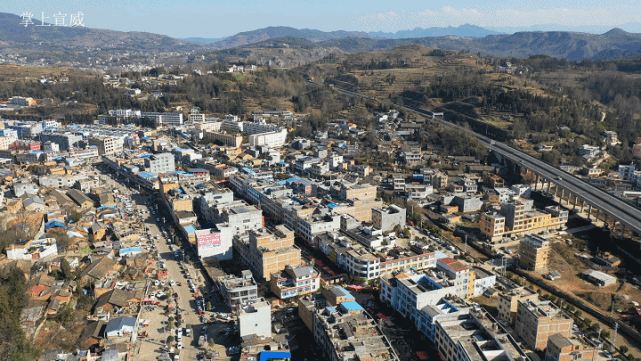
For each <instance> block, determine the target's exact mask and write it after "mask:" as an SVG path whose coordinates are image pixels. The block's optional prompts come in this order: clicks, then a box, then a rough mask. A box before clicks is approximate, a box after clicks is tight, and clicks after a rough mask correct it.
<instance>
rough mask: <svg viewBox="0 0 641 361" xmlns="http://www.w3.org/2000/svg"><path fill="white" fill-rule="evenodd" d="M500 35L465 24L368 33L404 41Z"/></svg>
mask: <svg viewBox="0 0 641 361" xmlns="http://www.w3.org/2000/svg"><path fill="white" fill-rule="evenodd" d="M496 34H501V33H500V32H497V31H493V30H488V29H485V28H482V27H480V26H476V25H470V24H465V25H461V26H458V27H453V26H448V27H445V28H437V27H432V28H427V29H423V28H414V29H412V30H399V31H397V32H395V33H385V32H382V31H375V32H370V33H369V35H371V36H373V37H376V38H389V39H404V38H424V37H434V36H436V37H438V36H449V35H453V36H467V37H473V38H482V37H485V36H488V35H496Z"/></svg>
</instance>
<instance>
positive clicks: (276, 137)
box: [248, 128, 287, 148]
mask: <svg viewBox="0 0 641 361" xmlns="http://www.w3.org/2000/svg"><path fill="white" fill-rule="evenodd" d="M286 140H287V129H284V128H283V129H281V130H280V131H275V132H267V133H256V134H250V135H249V140H248V142H249V145H252V146H260V145H264V146H267V147H269V148H279V147H282V146H283V145H285V141H286Z"/></svg>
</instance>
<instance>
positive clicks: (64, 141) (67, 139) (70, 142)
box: [40, 132, 82, 150]
mask: <svg viewBox="0 0 641 361" xmlns="http://www.w3.org/2000/svg"><path fill="white" fill-rule="evenodd" d="M40 140H41V141H42V142H43V143H46V142H51V143H55V144H58V146H59V148H60V149H61V150H69V149H71V148H72V147H76V146H77V143H78V142H80V141H81V140H82V136H81V135H77V134H72V133H69V132H67V133H57V132H43V133H40Z"/></svg>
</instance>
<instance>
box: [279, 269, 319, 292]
mask: <svg viewBox="0 0 641 361" xmlns="http://www.w3.org/2000/svg"><path fill="white" fill-rule="evenodd" d="M269 289H270V290H271V291H272V292H273V293H274V294H275V295H276V297H278V298H279V299H281V300H282V299H286V298H292V297H298V296H302V295H306V294H310V293H313V292H316V291H318V290H319V289H320V274H319V273H318V272H317V271H316V270H315V269H314V268H313V267H311V266H298V267H292V266H289V265H288V266H285V269H284V270H283V271H281V272H276V273H274V274H272V276H271V280H270V281H269Z"/></svg>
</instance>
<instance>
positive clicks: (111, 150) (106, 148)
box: [89, 136, 124, 155]
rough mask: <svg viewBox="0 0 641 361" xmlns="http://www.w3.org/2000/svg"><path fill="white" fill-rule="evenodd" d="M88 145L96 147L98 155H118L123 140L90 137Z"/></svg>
mask: <svg viewBox="0 0 641 361" xmlns="http://www.w3.org/2000/svg"><path fill="white" fill-rule="evenodd" d="M89 145H95V146H96V147H98V154H100V155H109V154H120V153H122V151H123V149H124V142H123V138H117V137H107V136H99V137H91V138H89Z"/></svg>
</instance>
